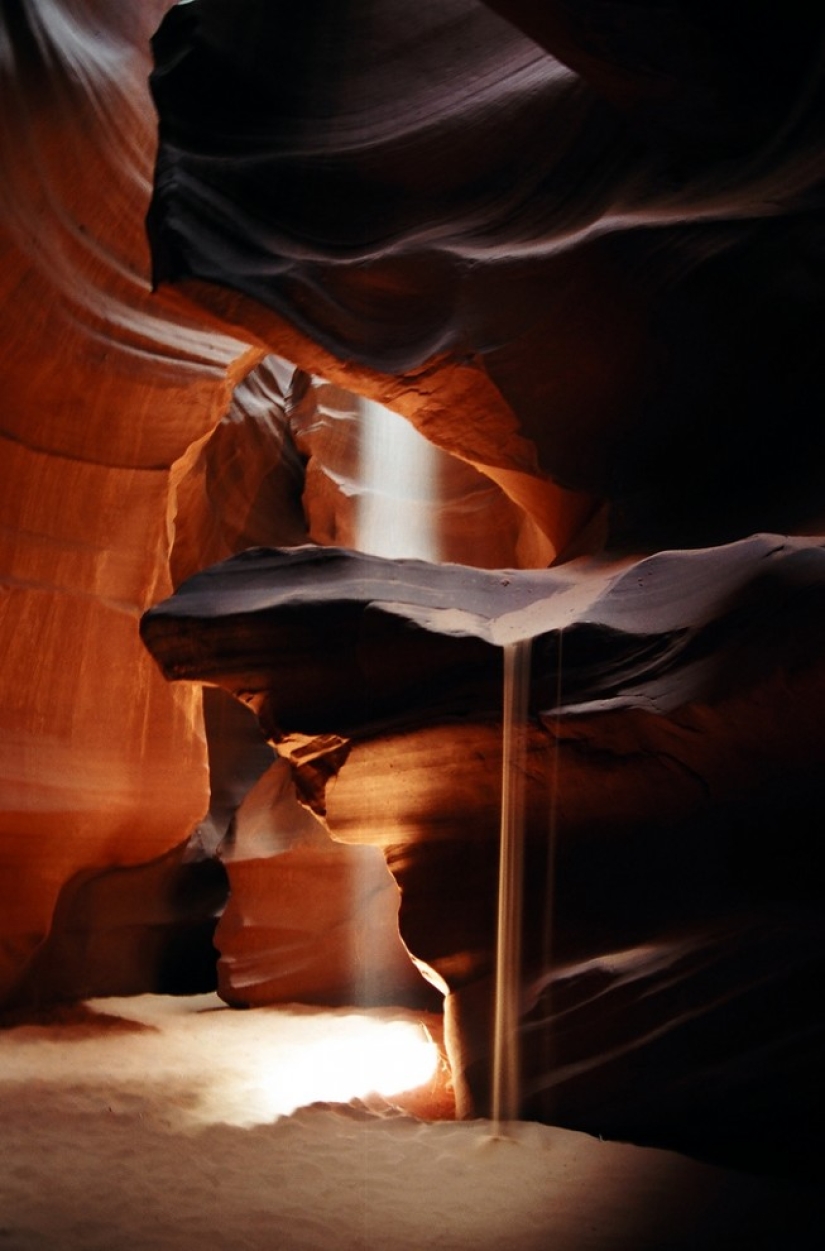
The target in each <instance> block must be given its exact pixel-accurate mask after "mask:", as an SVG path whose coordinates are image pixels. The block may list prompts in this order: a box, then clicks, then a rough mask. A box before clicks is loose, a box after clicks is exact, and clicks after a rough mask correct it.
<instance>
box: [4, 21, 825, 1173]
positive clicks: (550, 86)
mask: <svg viewBox="0 0 825 1251" xmlns="http://www.w3.org/2000/svg"><path fill="white" fill-rule="evenodd" d="M741 9H742V6H737V5H732V4H718V3H717V4H714V3H710V0H708V2H707V3H695V2H694V3H687V2H686V0H684V2H683V0H661V2H652V0H651V2H647V3H630V2H629V0H616V2H615V3H614V2H611V0H579V2H577V3H573V2H572V0H571V2H567V3H561V2H559V3H555V2H552V0H551V2H548V3H538V2H534V0H500V2H498V0H497V2H496V3H481V0H423V2H421V3H418V4H416V5H410V4H408V3H402V0H372V2H368V0H352V2H350V3H347V4H342V3H340V2H338V3H333V2H332V0H319V2H318V3H312V4H304V5H303V6H291V5H286V4H278V3H272V2H267V0H192V2H191V3H187V4H181V5H177V6H174V7H172V6H171V5H170V4H169V3H168V2H167V0H140V2H139V3H134V4H128V5H125V4H122V3H120V2H119V0H6V2H5V4H4V7H3V11H2V16H0V93H2V94H0V162H2V181H0V255H1V256H2V267H0V291H1V292H2V302H1V306H2V314H0V315H2V318H3V334H2V338H0V378H2V392H1V393H0V456H1V457H2V460H0V474H2V492H1V493H0V509H1V510H2V519H1V520H0V640H2V642H1V643H0V648H1V650H0V658H1V662H0V692H2V694H0V709H2V713H1V719H0V788H2V789H1V791H0V794H1V796H2V798H1V799H0V873H1V876H0V1003H2V1004H4V1005H5V1006H7V1007H8V1008H11V1009H16V1008H19V1007H20V1006H21V1005H23V1006H26V1005H32V1004H36V1003H41V1002H48V1001H51V1000H54V999H60V998H71V997H77V996H81V995H89V994H106V993H118V994H125V993H132V992H135V993H138V992H141V991H145V990H158V989H160V990H181V991H186V990H194V989H201V988H203V987H205V986H208V985H211V984H212V983H213V981H214V979H215V978H217V984H218V987H219V989H220V992H221V994H222V995H223V997H224V998H225V999H226V1000H227V1001H228V1002H230V1003H233V1004H238V1005H242V1004H252V1003H264V1002H278V1001H289V1000H296V999H297V1000H307V1001H315V1002H343V1003H347V1002H352V1001H354V1000H357V999H359V997H360V998H361V999H364V1000H366V1001H369V1002H398V1003H407V1004H409V1003H415V1004H420V1005H421V1006H422V1007H433V1006H436V1005H437V1004H439V1003H440V993H441V992H447V1032H448V1043H449V1046H450V1054H451V1060H452V1062H453V1066H454V1076H455V1081H456V1087H457V1092H458V1098H459V1107H460V1109H461V1110H462V1111H464V1112H467V1113H472V1112H473V1111H483V1110H484V1108H485V1106H486V1105H485V1100H486V1086H485V1082H486V1075H487V1070H488V1054H487V1049H486V1048H487V1044H486V1038H487V1024H488V1017H489V1001H490V986H491V975H492V934H493V921H494V898H493V897H494V893H495V882H494V869H495V854H496V841H497V835H498V825H497V822H498V815H497V806H498V786H499V781H498V778H499V772H498V771H499V762H500V754H501V748H500V737H501V710H500V698H501V679H500V663H501V662H500V647H501V645H502V644H503V643H506V642H508V641H510V640H512V639H514V638H516V637H521V638H528V637H529V638H532V639H534V640H535V641H534V644H533V678H532V685H531V693H530V716H529V721H530V724H529V734H528V740H529V741H528V766H527V776H528V784H527V883H526V902H527V918H526V926H525V934H526V937H525V1000H524V1029H523V1037H524V1051H525V1066H526V1075H527V1077H526V1093H525V1108H526V1111H527V1112H528V1113H529V1114H530V1115H535V1116H539V1117H542V1118H548V1119H553V1118H556V1119H558V1120H560V1121H561V1123H564V1124H569V1125H572V1126H575V1127H580V1128H584V1129H588V1130H590V1131H591V1132H603V1133H604V1134H605V1135H615V1136H618V1137H628V1138H632V1139H634V1140H636V1141H651V1142H659V1143H663V1144H665V1145H669V1146H676V1147H679V1148H680V1149H686V1150H693V1151H697V1152H700V1153H703V1154H706V1155H708V1156H712V1157H715V1158H721V1159H726V1160H733V1161H735V1162H739V1163H742V1162H745V1163H749V1164H757V1165H758V1166H759V1167H779V1168H782V1169H786V1168H788V1167H793V1168H796V1167H798V1166H800V1165H801V1164H802V1163H804V1162H806V1161H810V1160H811V1159H812V1158H814V1157H816V1156H817V1154H818V1152H819V1151H821V1148H819V1147H818V1146H817V1144H818V1141H819V1137H820V1135H819V1121H820V1120H821V1117H822V1113H823V1111H825V1108H823V1098H822V1082H821V1077H820V1075H819V1068H820V1056H821V1043H822V1028H823V1023H822V1010H821V991H820V989H819V987H820V985H821V976H822V961H823V949H824V948H825V933H824V932H823V920H822V909H821V903H822V881H821V870H819V869H817V868H816V865H817V862H818V856H817V855H816V852H815V848H816V845H817V843H818V841H819V840H820V839H821V834H822V818H823V806H824V803H825V649H824V648H823V644H822V639H823V628H822V627H823V624H825V539H823V538H822V535H823V533H825V455H824V453H825V422H823V400H825V370H823V361H824V360H825V319H823V311H824V306H825V239H824V238H823V231H822V220H823V194H824V193H825V144H824V143H823V138H824V137H825V94H824V93H825V79H824V78H823V64H825V62H824V60H823V58H825V16H823V15H819V14H817V12H816V11H815V6H812V5H810V4H809V3H805V4H802V3H801V2H798V0H786V2H785V3H783V4H781V5H780V4H779V3H774V2H769V0H755V2H754V3H753V4H751V5H749V6H748V7H747V18H746V19H745V18H744V17H743V16H742V12H741ZM365 400H377V401H379V402H382V403H384V404H386V405H388V406H389V407H391V408H393V409H394V410H395V411H397V412H399V413H401V414H402V415H403V416H404V417H405V418H407V419H408V420H409V421H410V422H411V423H412V424H413V425H414V426H415V427H416V428H417V429H418V430H419V431H420V432H421V433H422V434H424V435H425V436H426V437H427V439H428V440H429V441H430V442H431V443H432V444H433V445H434V452H433V456H434V458H435V459H434V462H433V464H434V466H435V468H434V470H433V476H434V479H435V480H437V484H438V492H439V494H438V499H437V501H435V502H433V501H432V500H427V501H426V502H425V504H424V505H420V507H422V508H423V510H424V511H426V512H428V513H430V514H432V518H433V520H434V524H435V533H436V539H437V543H438V548H439V557H440V560H441V561H444V562H449V563H445V564H436V563H432V564H430V565H428V564H426V563H410V564H404V563H398V562H395V561H391V560H386V559H381V558H378V557H374V556H363V555H354V554H351V552H350V550H349V549H353V548H355V547H357V546H358V515H359V507H360V504H361V501H362V499H363V497H364V495H365V493H366V492H367V488H366V487H365V486H364V484H363V482H362V481H361V479H360V477H359V465H360V463H361V459H362V451H363V448H362V443H363V415H364V402H365ZM291 549H297V551H296V550H291ZM339 549H346V550H345V551H343V552H342V551H340V550H339ZM219 562H224V563H219ZM503 571H506V572H503ZM167 679H171V680H167ZM203 683H206V684H207V685H206V688H205V690H204V688H203V686H202V684H203ZM227 692H228V693H229V695H231V696H234V697H235V698H234V699H230V698H229V697H228V696H227ZM243 704H246V705H248V708H244V707H243V706H242V705H243ZM249 708H251V709H252V710H253V711H254V712H256V713H257V714H258V720H257V721H256V719H255V718H254V717H253V716H252V715H251V713H250V711H249ZM276 749H277V750H276ZM551 811H552V813H553V826H554V831H555V832H554V839H555V843H554V846H553V848H552V850H548V835H547V830H548V821H549V814H550V813H551ZM330 835H331V836H332V837H331V838H330ZM551 884H552V885H553V886H554V888H555V891H554V892H553V891H551V889H550V886H551ZM399 888H400V893H401V894H400V897H401V910H400V935H399V930H398V924H397V922H396V910H397V907H398V891H399ZM228 891H231V894H229V895H228ZM553 893H555V903H554V906H553V910H552V913H549V912H548V908H547V901H548V897H549V896H550V895H551V894H553ZM227 896H228V899H229V902H228V903H227ZM548 916H549V918H550V919H549V921H548V919H547V918H548ZM365 918H367V920H365ZM216 921H217V930H216V929H215V927H216ZM551 929H552V933H550V932H549V931H550V930H551ZM365 934H369V936H370V937H369V941H367V940H366V939H365ZM213 935H214V941H215V946H216V948H217V952H218V956H219V958H218V960H217V970H216V969H215V953H214V950H213V947H212V939H213ZM402 940H403V941H402ZM405 946H406V948H408V949H409V951H410V952H411V953H412V956H413V957H414V959H415V960H416V961H417V963H418V964H419V965H420V966H421V967H422V968H423V969H424V971H425V973H426V975H427V977H428V978H429V982H427V981H425V980H423V979H422V978H421V977H420V976H419V974H418V972H417V971H416V969H415V968H414V967H413V965H412V964H411V962H410V961H409V959H408V957H407V953H406V951H405ZM551 956H552V959H551ZM354 970H355V971H354ZM433 984H434V986H435V987H437V990H435V989H434V988H433Z"/></svg>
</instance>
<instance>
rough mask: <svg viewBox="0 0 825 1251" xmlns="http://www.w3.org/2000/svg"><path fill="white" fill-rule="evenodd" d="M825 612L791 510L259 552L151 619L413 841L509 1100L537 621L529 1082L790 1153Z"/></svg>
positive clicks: (427, 910) (668, 1128)
mask: <svg viewBox="0 0 825 1251" xmlns="http://www.w3.org/2000/svg"><path fill="white" fill-rule="evenodd" d="M823 613H825V549H823V546H822V543H821V540H802V539H798V540H793V541H792V540H782V539H777V538H776V537H774V536H760V537H755V538H752V539H749V540H746V541H743V542H741V543H737V544H733V545H731V546H730V547H727V548H717V549H713V550H710V551H694V552H681V553H679V552H671V553H661V554H659V555H657V556H654V557H651V558H648V559H647V560H642V561H638V562H633V563H629V564H628V565H626V566H625V567H624V568H621V567H617V566H616V565H615V564H612V563H609V562H604V561H596V560H593V559H589V560H580V561H578V562H574V563H573V564H572V565H567V566H564V567H563V568H560V569H557V570H547V571H542V572H539V571H530V572H527V571H516V570H513V571H508V572H506V573H502V572H498V573H492V572H486V571H480V570H473V569H468V568H465V567H461V566H449V565H440V566H427V565H426V564H424V563H422V562H415V561H407V562H404V561H401V562H397V561H396V562H389V561H383V560H380V559H378V558H375V557H365V556H361V555H358V554H356V553H352V552H340V551H331V550H328V549H326V550H325V549H318V548H298V549H293V550H290V551H280V552H267V551H250V552H247V553H245V554H244V555H242V556H239V557H236V558H234V559H233V560H230V561H228V562H225V563H223V564H221V565H218V566H215V567H213V568H212V569H210V570H207V571H205V572H204V573H202V574H199V575H197V576H196V577H194V578H192V579H190V580H189V581H188V582H187V583H186V584H184V585H183V586H182V587H181V588H179V590H178V592H177V593H176V595H175V596H174V597H173V598H172V599H171V600H169V601H167V602H166V603H165V604H162V605H160V606H158V607H157V608H155V609H152V610H151V611H150V612H149V613H148V614H147V615H146V616H145V617H144V619H143V623H142V630H143V635H144V638H145V640H146V642H147V644H148V646H149V647H150V649H151V650H152V651H153V654H154V655H155V656H156V658H157V659H158V661H159V662H160V664H161V666H162V668H163V671H164V673H165V674H166V676H167V677H169V678H172V679H186V680H198V679H200V680H206V681H209V682H211V683H215V684H218V685H220V686H222V687H223V688H224V689H226V690H229V691H230V692H231V693H233V694H234V695H235V696H236V697H237V698H239V699H242V700H244V701H245V702H246V703H248V704H250V705H251V706H253V707H254V708H255V709H256V711H257V713H258V716H259V718H260V720H261V722H262V724H263V725H264V726H265V727H266V729H267V732H268V734H269V735H270V736H271V738H272V739H273V741H275V742H277V744H278V750H279V752H280V753H281V754H282V755H284V756H285V757H286V758H287V759H289V761H290V763H291V765H292V769H293V773H294V776H295V778H296V782H297V785H298V789H299V792H300V793H301V795H302V796H303V799H304V802H305V803H306V804H307V805H308V806H309V807H310V808H311V809H312V810H313V811H314V812H315V813H316V814H317V815H318V816H320V817H322V818H323V820H324V822H325V823H326V825H327V827H328V829H329V830H330V832H331V833H332V834H333V836H334V837H335V838H336V839H337V840H341V841H342V842H344V843H347V844H350V845H360V844H370V843H371V844H374V845H376V846H378V847H381V848H382V849H383V850H384V852H385V855H386V858H387V863H388V865H389V867H390V869H391V871H392V873H393V875H394V876H395V878H396V880H397V882H398V884H399V887H400V890H401V901H402V902H401V913H400V924H401V933H402V936H403V938H404V941H405V942H406V944H407V946H408V947H409V949H410V951H411V952H412V953H413V955H414V956H415V957H416V958H417V959H418V960H419V961H421V962H422V963H423V964H424V965H425V966H426V967H427V968H428V969H429V970H430V976H431V978H432V980H433V981H435V982H436V983H437V984H439V985H442V986H443V987H445V988H446V989H448V990H449V992H450V993H449V995H448V999H447V1020H448V1040H449V1044H450V1051H451V1061H452V1065H453V1072H454V1077H455V1079H456V1082H457V1086H458V1096H459V1109H460V1110H461V1111H463V1112H464V1113H465V1114H466V1113H468V1112H470V1111H475V1112H479V1111H482V1112H483V1111H485V1110H486V1109H487V1106H488V1097H489V1088H488V1083H489V1064H490V1056H489V1045H490V1038H491V1017H492V1003H491V999H492V973H493V959H494V946H495V911H496V909H495V903H496V861H497V843H498V831H499V808H500V800H501V791H500V775H501V713H500V701H501V677H500V673H501V660H500V646H501V644H502V642H506V641H508V640H512V639H514V638H518V637H522V638H531V637H533V638H534V643H533V667H532V682H531V697H530V713H529V732H528V741H527V756H526V763H525V766H524V767H525V771H526V872H525V928H524V973H523V976H524V996H525V998H524V1004H523V1020H522V1045H523V1050H524V1057H525V1108H526V1109H527V1110H528V1111H529V1112H530V1113H532V1114H533V1115H539V1116H541V1117H543V1118H547V1117H551V1118H553V1119H555V1120H558V1121H560V1122H561V1123H564V1124H568V1125H572V1126H576V1127H578V1128H585V1129H589V1130H591V1131H592V1132H599V1133H604V1134H609V1135H611V1136H619V1137H630V1138H633V1139H635V1140H637V1141H647V1142H657V1143H659V1144H664V1145H669V1146H677V1147H680V1148H681V1149H687V1150H694V1151H699V1152H701V1153H704V1154H710V1155H715V1156H717V1157H719V1158H724V1159H727V1160H728V1161H731V1160H733V1161H736V1162H738V1163H740V1164H741V1163H743V1162H746V1163H749V1164H754V1163H756V1164H758V1165H759V1166H761V1167H765V1166H766V1164H768V1163H769V1164H770V1166H771V1167H777V1166H779V1167H783V1168H784V1167H788V1166H790V1165H798V1164H799V1162H800V1161H804V1160H805V1159H806V1158H807V1157H808V1155H809V1153H811V1152H812V1151H814V1152H815V1137H816V1132H817V1131H816V1128H815V1124H816V1120H817V1117H818V1115H819V1112H820V1111H821V1108H820V1106H819V1103H818V1100H817V1099H816V1097H815V1095H814V1094H813V1091H814V1090H815V1089H816V1088H818V1083H817V1078H816V1072H815V1070H816V1066H817V1061H816V1059H815V1053H816V1047H817V1045H818V1044H817V1043H816V1040H820V1041H821V1038H822V1031H823V1021H822V1016H821V1011H820V1004H819V1002H818V1000H817V996H816V995H815V993H814V992H813V988H814V986H815V985H816V984H817V981H818V978H819V977H820V976H821V971H822V961H823V956H825V929H823V924H822V912H821V903H822V885H823V883H822V878H821V872H820V871H819V870H818V868H817V867H816V866H817V865H818V857H817V856H816V843H817V840H818V822H819V813H820V811H821V806H822V802H823V799H825V796H824V795H823V786H822V764H823V741H825V740H824V738H823V735H825V724H824V723H823V712H822V709H823V707H825V703H823V698H822V696H823V683H824V682H825V667H823V663H822V658H821V649H820V646H819V641H818V640H819V637H820V634H821V629H822V622H823ZM560 653H561V673H559V660H560ZM551 813H554V814H555V819H554V824H555V829H553V828H551V816H550V814H551ZM780 825H781V826H782V827H783V832H782V835H781V850H780V847H779V846H778V837H777V829H778V827H779V826H780Z"/></svg>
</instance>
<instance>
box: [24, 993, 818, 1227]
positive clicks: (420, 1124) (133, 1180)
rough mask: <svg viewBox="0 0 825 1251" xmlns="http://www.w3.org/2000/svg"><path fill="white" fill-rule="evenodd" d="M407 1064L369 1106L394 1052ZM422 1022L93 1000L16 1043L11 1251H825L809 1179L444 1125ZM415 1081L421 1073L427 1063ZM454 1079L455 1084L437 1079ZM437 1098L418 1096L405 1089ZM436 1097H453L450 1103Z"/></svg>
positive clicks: (528, 1130) (475, 1125)
mask: <svg viewBox="0 0 825 1251" xmlns="http://www.w3.org/2000/svg"><path fill="white" fill-rule="evenodd" d="M382 1055H383V1056H384V1057H385V1058H388V1057H396V1058H398V1059H399V1060H400V1057H402V1056H403V1057H405V1059H404V1062H405V1063H406V1064H408V1065H411V1066H412V1068H410V1069H408V1070H407V1073H408V1076H407V1077H404V1076H403V1074H402V1073H401V1072H400V1071H399V1070H398V1069H397V1067H396V1069H395V1070H393V1066H392V1065H390V1069H389V1071H388V1072H387V1073H384V1074H383V1075H381V1076H380V1077H379V1078H378V1079H377V1081H378V1083H379V1084H381V1083H383V1087H384V1094H383V1095H382V1096H375V1095H369V1093H368V1092H369V1090H370V1086H371V1084H375V1080H376V1079H374V1078H373V1077H372V1076H371V1074H373V1073H374V1072H375V1071H377V1069H376V1066H377V1064H378V1058H377V1057H381V1056H382ZM434 1059H437V1057H436V1056H435V1053H434V1051H433V1048H432V1045H431V1044H430V1043H429V1040H428V1037H427V1034H426V1032H425V1031H424V1029H423V1028H422V1026H421V1025H420V1023H418V1022H417V1021H416V1019H415V1018H414V1017H412V1016H411V1015H409V1014H408V1015H404V1014H395V1013H393V1014H387V1013H385V1012H374V1011H373V1012H369V1013H366V1014H358V1013H356V1012H354V1011H349V1010H335V1011H319V1010H316V1009H310V1008H304V1007H299V1006H296V1007H295V1008H287V1009H280V1008H279V1009H274V1008H273V1009H255V1010H251V1011H248V1012H237V1011H232V1010H230V1009H228V1008H226V1007H224V1005H223V1004H222V1003H221V1002H220V1001H219V1000H218V999H217V997H216V996H211V995H201V996H197V997H193V998H185V999H175V998H164V997H158V996H142V997H139V998H136V999H117V1000H114V999H110V1000H94V1001H89V1002H88V1003H86V1004H82V1005H76V1006H75V1007H72V1008H69V1009H60V1010H56V1011H54V1012H52V1013H50V1014H47V1015H42V1014H41V1015H39V1016H38V1017H37V1018H36V1019H35V1018H34V1017H30V1018H29V1019H28V1020H22V1019H20V1018H18V1019H17V1020H13V1021H8V1020H7V1022H6V1024H5V1028H3V1029H2V1030H0V1248H2V1249H3V1251H112V1249H113V1248H115V1247H116V1248H118V1251H138V1249H140V1251H189V1248H198V1249H199V1251H212V1249H216V1251H224V1249H226V1251H230V1249H231V1251H263V1249H265V1248H267V1249H268V1248H273V1249H277V1251H318V1249H320V1248H335V1249H336V1251H356V1248H359V1249H360V1248H365V1249H366V1248H376V1249H378V1248H382V1249H386V1251H414V1249H415V1251H420V1248H430V1247H432V1248H436V1247H437V1248H443V1249H444V1251H459V1248H460V1249H461V1251H466V1249H468V1248H478V1249H479V1251H483V1249H487V1248H490V1249H492V1248H497V1249H498V1248H500V1249H501V1251H504V1248H508V1251H608V1249H609V1251H671V1249H673V1251H677V1249H678V1251H687V1249H688V1248H702V1251H708V1249H709V1248H718V1249H719V1251H722V1249H724V1251H728V1249H729V1248H738V1247H742V1248H749V1249H750V1251H752V1249H753V1248H754V1247H760V1248H761V1247H764V1248H768V1247H771V1248H783V1249H787V1251H800V1249H801V1248H811V1249H813V1248H814V1247H817V1248H818V1247H820V1246H821V1245H823V1232H825V1199H823V1198H822V1197H821V1196H820V1194H819V1193H818V1188H816V1187H814V1186H811V1185H807V1184H806V1185H804V1186H803V1185H797V1184H795V1183H789V1182H780V1181H776V1180H772V1179H765V1178H758V1177H752V1176H747V1175H745V1174H741V1173H736V1172H731V1171H727V1170H722V1169H718V1168H715V1167H711V1166H709V1165H705V1164H702V1163H699V1162H697V1161H693V1160H688V1159H685V1158H683V1157H681V1156H678V1155H676V1154H673V1153H670V1152H665V1151H656V1150H649V1149H643V1148H639V1147H634V1146H630V1145H626V1144H621V1143H610V1142H602V1141H600V1140H599V1139H597V1138H592V1137H589V1136H587V1135H583V1134H577V1133H571V1132H568V1131H565V1130H561V1129H556V1128H553V1127H549V1126H543V1125H536V1124H528V1123H519V1124H517V1125H515V1126H513V1127H512V1128H511V1130H510V1132H509V1134H508V1135H507V1136H506V1137H496V1136H495V1134H494V1133H493V1132H492V1127H491V1125H490V1123H489V1122H486V1121H472V1122H463V1123H457V1122H455V1121H452V1120H445V1119H442V1120H435V1121H433V1120H425V1119H420V1117H419V1116H416V1115H414V1114H413V1111H411V1109H415V1110H417V1111H419V1112H420V1111H422V1110H423V1111H426V1110H427V1101H428V1099H429V1100H430V1103H431V1104H432V1106H433V1108H434V1109H435V1110H436V1112H437V1114H439V1115H441V1116H443V1115H444V1110H445V1108H444V1090H443V1080H441V1079H440V1078H439V1077H438V1073H437V1072H436V1075H435V1076H432V1075H428V1068H431V1067H432V1064H433V1062H434ZM416 1066H417V1067H416ZM442 1076H443V1075H442ZM405 1082H406V1083H407V1084H410V1083H415V1082H421V1083H423V1084H422V1085H421V1088H420V1091H419V1092H418V1094H417V1096H415V1097H408V1098H407V1099H406V1100H404V1099H396V1098H395V1097H394V1096H393V1094H392V1089H393V1087H394V1086H395V1087H396V1088H397V1087H398V1086H399V1085H403V1084H405ZM439 1088H440V1094H439Z"/></svg>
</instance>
